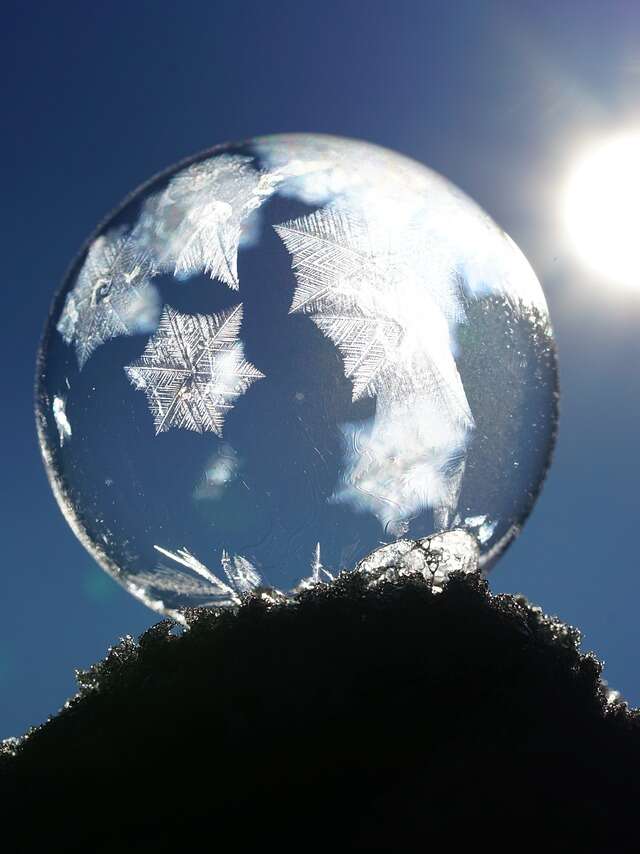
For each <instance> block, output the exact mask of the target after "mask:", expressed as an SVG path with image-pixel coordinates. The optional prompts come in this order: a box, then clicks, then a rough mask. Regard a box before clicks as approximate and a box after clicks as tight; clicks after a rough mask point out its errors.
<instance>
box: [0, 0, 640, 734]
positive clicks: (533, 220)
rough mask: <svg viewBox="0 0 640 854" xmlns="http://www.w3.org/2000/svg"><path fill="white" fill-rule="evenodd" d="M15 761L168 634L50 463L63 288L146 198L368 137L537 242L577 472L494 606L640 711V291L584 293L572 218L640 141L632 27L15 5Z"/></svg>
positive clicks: (8, 76) (11, 80) (5, 727)
mask: <svg viewBox="0 0 640 854" xmlns="http://www.w3.org/2000/svg"><path fill="white" fill-rule="evenodd" d="M0 40H1V41H2V44H1V49H0V64H1V66H2V68H1V78H0V79H2V86H3V89H4V93H3V94H4V98H3V118H4V133H3V135H2V137H1V138H0V146H1V148H2V158H1V162H2V164H3V166H4V167H5V168H4V175H3V181H2V186H3V204H2V210H1V214H0V215H1V217H2V228H1V232H0V233H1V234H2V240H3V253H4V257H5V268H4V270H5V273H4V288H3V299H4V311H3V312H2V314H1V315H0V325H1V334H0V348H1V351H2V353H1V355H2V364H3V365H4V380H5V382H4V389H3V406H2V414H3V417H2V419H1V421H0V430H1V431H2V436H1V443H2V448H3V457H2V474H3V477H2V482H1V483H2V487H1V489H2V492H1V501H2V520H3V525H2V537H3V558H4V559H3V565H2V572H1V574H0V602H1V603H2V606H3V607H2V620H1V621H0V696H1V697H2V703H0V737H3V736H9V735H16V734H19V733H20V732H22V731H24V729H25V728H26V727H27V726H29V725H31V724H35V723H38V722H39V721H41V720H43V719H44V718H46V716H47V715H48V714H50V713H53V712H55V711H56V710H57V708H59V706H60V705H61V704H62V703H63V702H64V700H65V698H66V697H67V696H68V695H69V694H70V693H71V692H72V691H73V686H74V683H73V669H74V668H75V667H83V666H87V665H88V664H90V663H91V662H93V661H95V660H96V659H97V658H99V657H100V656H102V655H103V653H104V652H105V650H106V648H107V647H108V646H109V645H110V644H111V643H114V642H115V641H117V639H118V637H119V636H121V635H123V634H127V633H129V634H133V635H136V634H138V633H139V632H141V631H143V630H144V629H145V628H146V627H147V626H149V625H151V624H152V623H153V622H155V621H156V615H154V614H153V613H152V612H151V611H149V610H147V609H146V608H145V607H144V606H142V605H141V604H139V603H138V602H136V601H135V600H134V599H133V598H132V597H131V596H129V595H128V594H127V593H125V592H124V590H122V589H120V588H119V587H118V586H117V585H116V583H115V582H113V581H111V580H110V579H109V578H108V577H107V576H106V575H105V574H104V573H103V572H102V571H101V570H100V569H99V568H98V567H97V566H95V565H94V563H93V561H92V559H91V558H90V556H89V555H88V554H87V553H85V551H84V550H83V548H82V547H81V546H80V544H79V543H78V542H77V541H76V540H75V538H74V536H73V535H72V533H71V531H70V530H69V528H68V526H67V524H66V522H65V521H64V519H63V518H62V516H61V514H60V512H59V510H58V508H57V506H56V504H55V502H54V499H53V496H52V494H51V491H50V489H49V486H48V483H47V480H46V476H45V473H44V469H43V466H42V463H41V460H40V456H39V451H38V447H37V441H36V435H35V428H34V419H33V405H32V397H33V375H34V362H35V354H36V349H37V345H38V340H39V336H40V333H41V330H42V327H43V324H44V321H45V318H46V315H47V311H48V306H49V303H50V301H51V298H52V296H53V294H54V292H55V290H56V289H57V287H58V284H59V282H60V280H61V278H62V276H63V274H64V271H65V268H66V267H67V265H68V264H69V262H70V261H71V260H72V258H73V256H74V255H75V253H76V252H77V250H78V249H79V247H80V245H81V243H82V242H83V241H84V240H85V238H86V237H87V236H88V234H89V233H90V232H91V231H92V230H93V228H94V226H95V225H96V224H97V223H98V221H99V220H101V219H102V218H103V217H104V216H105V215H106V214H107V213H108V211H109V210H110V209H111V208H112V207H113V206H115V205H116V204H117V203H118V202H119V201H120V199H121V198H122V197H123V196H124V195H125V194H127V193H128V192H129V191H131V190H132V189H133V188H134V187H135V186H137V185H138V184H139V183H140V182H142V181H143V180H145V179H147V178H148V177H149V176H151V175H152V174H154V173H155V172H157V171H158V170H160V169H162V168H164V167H166V166H168V165H169V164H171V163H172V162H174V161H176V160H178V159H180V158H182V157H184V156H186V155H189V154H191V153H193V152H195V151H198V150H199V149H203V148H206V147H209V146H211V145H214V144H216V143H219V142H224V141H226V140H233V139H244V138H246V137H250V136H253V135H257V134H265V133H275V132H281V131H310V132H313V131H318V132H325V133H336V134H341V135H345V136H352V137H359V138H362V139H367V140H370V141H373V142H376V143H379V144H382V145H386V146H389V147H391V148H394V149H397V150H398V151H401V152H402V153H404V154H407V155H409V156H412V157H415V158H416V159H418V160H421V161H423V162H425V163H427V164H428V165H429V166H431V167H433V168H435V169H437V170H438V171H440V172H442V173H443V174H444V175H446V176H447V177H448V178H449V179H451V180H452V181H454V182H455V183H456V184H458V185H459V186H460V187H461V188H462V189H464V190H465V191H466V192H467V193H469V194H470V195H471V196H472V197H473V198H474V199H475V200H476V201H478V202H479V203H480V204H481V205H482V207H484V208H485V209H486V210H487V211H488V212H489V213H490V214H491V215H492V216H493V217H494V218H495V219H496V220H497V221H498V222H499V223H500V224H501V225H502V226H503V227H504V228H505V229H506V230H507V231H508V232H509V233H510V234H511V236H512V237H513V238H514V239H515V240H516V242H517V243H518V244H519V245H520V246H521V248H522V249H523V251H524V252H525V254H526V255H527V256H528V258H529V260H530V262H531V263H532V265H533V267H534V269H535V270H536V272H537V273H538V276H539V277H540V279H541V281H542V284H543V287H544V288H545V292H546V294H547V298H548V301H549V304H550V309H551V315H552V320H553V323H554V326H555V329H556V334H557V339H558V347H559V355H560V370H561V387H562V398H561V425H560V437H559V443H558V448H557V452H556V458H555V462H554V465H553V468H552V471H551V474H550V476H549V479H548V482H547V485H546V487H545V489H544V491H543V494H542V497H541V498H540V501H539V503H538V505H537V507H536V509H535V511H534V513H533V516H532V517H531V519H530V521H529V523H528V524H527V526H526V527H525V530H524V532H523V534H522V535H521V537H520V539H519V540H518V542H517V543H516V544H515V545H514V546H513V547H512V548H511V550H510V551H509V552H508V554H507V555H506V556H505V557H504V558H503V559H502V560H501V561H500V562H499V563H498V565H497V566H496V568H495V570H494V572H493V574H492V576H491V585H492V588H493V589H494V590H496V591H508V592H522V593H524V594H526V595H527V596H528V597H529V598H530V599H531V600H533V601H534V602H537V603H538V604H540V605H541V606H542V607H543V608H544V609H545V610H548V611H551V612H554V613H557V614H558V615H559V616H560V617H562V618H563V619H565V620H566V621H568V622H570V623H572V624H574V625H577V626H579V627H580V628H581V629H582V630H583V632H584V646H585V647H586V648H590V649H594V650H595V651H596V652H597V653H598V655H600V656H601V657H603V658H604V659H605V660H606V676H607V678H608V679H609V681H610V683H611V684H612V685H613V686H614V687H616V688H617V689H619V690H621V691H622V692H623V694H625V695H626V696H627V697H628V698H629V700H630V701H631V702H633V703H637V704H640V672H638V668H637V665H636V662H637V660H638V655H637V653H638V650H640V621H639V620H638V619H637V608H638V602H639V600H640V579H639V578H638V573H637V571H636V566H637V549H636V548H635V540H636V537H637V534H636V528H637V508H638V486H637V484H638V480H639V475H640V471H639V468H640V467H639V465H638V450H637V435H638V432H639V428H640V394H639V391H640V383H639V381H638V366H639V365H640V335H639V334H638V332H639V330H640V287H639V288H638V289H636V290H635V291H634V290H632V289H629V290H626V291H625V290H620V289H619V288H616V287H614V286H612V285H611V283H609V282H608V281H606V279H605V278H603V277H602V276H596V275H595V274H591V273H589V272H586V271H585V268H584V267H583V266H582V265H581V264H580V263H579V262H578V260H577V259H576V258H575V257H574V253H573V251H572V248H571V246H570V245H569V241H568V240H567V237H566V234H565V233H564V231H563V223H562V220H561V217H560V215H559V208H560V200H561V194H562V186H563V183H564V181H565V179H566V174H567V171H568V169H569V167H570V165H571V162H572V159H573V158H574V157H575V155H576V152H577V151H578V150H579V149H580V148H581V146H582V145H583V144H584V142H585V140H587V141H588V140H589V139H591V138H597V137H599V136H602V135H606V134H608V133H612V132H616V131H618V130H619V129H621V128H622V129H624V128H627V127H634V126H635V127H640V101H638V97H637V93H638V91H640V8H638V6H637V4H636V3H634V2H620V0H618V2H608V3H604V2H588V0H574V2H567V0H565V2H555V3H553V4H551V3H550V2H548V3H546V2H543V3H540V2H509V3H507V2H504V3H498V2H482V0H475V2H465V0H458V2H426V0H418V1H417V2H411V0H396V2H393V3H392V2H379V0H369V2H365V0H343V2H325V3H322V4H320V3H313V4H312V3H306V2H302V3H301V2H274V3H261V2H260V3H259V2H245V3H242V4H222V3H217V2H211V0H210V2H195V0H191V2H185V3H183V4H180V6H179V7H178V6H177V5H176V4H169V3H165V2H134V3H127V4H125V3H124V2H120V0H116V2H112V3H109V4H103V5H95V4H92V5H91V4H86V3H76V2H66V3H64V4H53V3H37V4H36V3H10V4H9V5H8V7H7V8H6V11H5V13H4V16H3V27H2V31H1V33H0Z"/></svg>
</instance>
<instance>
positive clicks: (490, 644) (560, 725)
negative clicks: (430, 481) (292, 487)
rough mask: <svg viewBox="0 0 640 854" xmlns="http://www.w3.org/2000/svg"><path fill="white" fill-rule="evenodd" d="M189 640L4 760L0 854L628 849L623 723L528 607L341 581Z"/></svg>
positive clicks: (629, 761)
mask: <svg viewBox="0 0 640 854" xmlns="http://www.w3.org/2000/svg"><path fill="white" fill-rule="evenodd" d="M189 624H190V629H189V631H186V632H184V633H182V634H180V635H179V636H175V631H172V625H173V624H172V623H169V622H163V623H160V624H159V625H157V626H155V627H154V628H152V629H150V630H149V631H147V632H146V633H145V634H144V635H142V637H141V638H140V641H139V643H137V644H136V643H135V642H134V641H132V640H131V639H126V640H124V641H122V642H121V643H120V644H119V645H118V646H117V647H114V648H113V649H112V650H111V651H110V652H109V654H108V656H107V658H106V659H105V661H103V662H101V663H100V664H97V665H96V666H95V667H93V668H92V669H91V670H89V671H87V672H84V673H81V674H80V675H79V682H80V686H81V688H80V693H79V694H78V696H76V697H75V698H74V699H73V700H71V701H70V702H69V703H68V704H67V707H66V708H65V709H64V710H63V711H61V712H60V714H58V715H57V716H56V717H55V718H53V719H51V720H49V721H48V722H47V723H46V724H45V725H44V726H43V727H41V728H40V729H37V730H35V731H33V732H31V733H30V734H29V736H28V738H27V739H26V740H25V741H23V742H22V743H21V744H20V745H15V744H14V745H8V746H6V747H5V756H4V757H3V758H2V760H1V761H0V769H1V770H0V785H1V787H2V804H3V818H2V826H3V834H4V838H5V840H9V839H10V840H11V845H12V846H13V847H10V848H8V849H7V848H5V850H11V851H13V850H23V848H25V849H26V846H27V844H28V843H33V842H34V841H37V842H38V843H40V845H41V846H43V847H42V848H41V850H47V851H50V850H57V849H62V850H68V851H72V850H78V851H99V852H102V851H114V852H116V851H117V852H122V851H136V852H138V851H164V850H176V851H198V852H201V851H235V850H245V849H247V850H250V849H251V848H253V847H254V846H258V845H259V846H260V848H261V849H262V848H263V847H264V846H266V845H267V844H268V843H272V844H275V846H277V850H278V849H280V850H281V849H284V848H286V849H289V848H290V847H291V848H293V847H294V846H295V849H296V850H298V851H306V850H316V849H317V848H318V846H322V847H325V846H327V845H330V846H332V848H333V849H337V850H340V849H344V848H347V849H348V848H352V849H363V850H368V849H369V850H370V849H376V848H380V849H385V850H396V851H405V850H406V851H436V850H438V851H439V850H444V849H442V846H443V844H446V846H447V848H449V849H451V846H453V850H455V846H456V845H457V844H458V843H460V842H461V841H462V840H463V839H464V837H465V835H466V834H469V833H471V834H472V838H473V840H474V842H475V845H474V849H475V847H476V846H480V845H481V844H482V843H487V842H488V843H489V844H490V845H491V846H492V848H493V850H494V851H495V850H500V851H501V850H505V851H506V850H509V851H518V850H523V849H524V850H529V849H535V850H538V851H540V852H543V851H548V850H554V849H555V847H556V846H557V845H558V844H564V845H565V846H566V845H569V846H571V845H572V844H574V845H578V844H579V845H580V848H579V850H580V851H591V850H593V851H609V850H612V849H613V847H614V846H615V847H616V850H618V851H619V850H627V849H628V850H633V849H634V846H635V842H636V836H637V833H636V828H637V821H636V816H637V813H638V810H639V809H640V807H639V804H640V800H639V796H640V782H639V777H640V775H639V774H638V771H640V724H639V722H638V717H637V715H636V713H635V712H630V711H629V710H628V709H627V708H626V706H625V705H624V704H620V703H615V704H610V703H609V704H608V703H607V699H606V694H605V691H604V689H603V687H602V685H601V684H600V681H599V674H600V665H599V664H598V662H597V661H596V659H595V658H593V657H592V656H590V655H582V654H581V653H580V652H579V650H578V633H577V632H576V631H575V630H574V629H571V628H568V627H566V626H564V625H562V624H561V623H559V622H558V621H557V620H555V619H550V618H548V617H545V616H544V615H543V614H541V612H540V611H539V610H537V609H535V608H532V607H531V606H530V605H528V604H527V603H526V602H525V601H523V600H522V599H518V598H514V597H510V596H491V595H489V594H488V592H487V589H486V585H485V583H484V582H483V581H482V580H481V579H479V578H478V577H476V576H473V575H471V576H461V575H457V576H454V577H453V578H452V580H451V581H450V582H449V584H448V586H447V587H446V588H445V591H444V593H442V594H439V595H434V594H432V593H431V592H430V590H429V588H428V587H427V585H426V584H425V583H424V581H422V579H421V578H420V579H415V580H413V579H409V580H407V579H405V580H403V581H402V582H387V583H385V584H383V585H380V586H379V587H377V588H374V589H373V590H371V589H367V588H366V587H365V584H364V580H363V578H362V576H359V575H357V574H350V575H343V576H341V577H340V578H339V579H338V580H337V581H336V582H334V583H333V584H331V585H329V586H324V587H318V588H316V589H315V590H312V591H309V592H306V593H304V594H301V595H300V597H299V600H298V601H297V603H295V604H293V605H284V606H269V605H267V604H266V603H263V602H261V601H257V600H253V601H250V602H248V603H247V604H246V605H244V606H243V607H242V608H241V609H240V610H239V611H238V612H237V613H235V614H232V613H223V614H219V615H216V614H214V613H213V612H207V611H197V612H193V613H192V614H190V615H189ZM52 642H55V639H53V640H52ZM566 850H574V851H575V850H578V849H577V848H571V847H569V848H567V849H566Z"/></svg>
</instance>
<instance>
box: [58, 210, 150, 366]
mask: <svg viewBox="0 0 640 854" xmlns="http://www.w3.org/2000/svg"><path fill="white" fill-rule="evenodd" d="M153 272H154V271H153V265H152V263H151V260H150V257H149V255H148V254H147V253H145V252H144V251H143V250H142V249H141V248H140V247H138V246H137V245H136V244H135V242H133V241H132V240H131V239H130V237H129V236H128V235H127V233H126V229H125V228H123V227H121V228H114V229H112V230H111V231H108V232H106V234H103V235H101V236H100V237H98V238H96V240H94V241H93V243H92V244H91V246H90V247H89V250H88V252H87V257H86V259H85V261H84V264H83V265H82V268H81V270H80V272H79V274H78V278H77V280H76V283H75V285H74V287H73V289H72V290H71V291H70V292H69V294H68V295H67V298H66V301H65V304H64V307H63V309H62V313H61V315H60V319H59V321H58V325H57V329H58V332H59V333H60V334H61V335H62V337H63V339H64V340H65V342H66V343H67V344H74V346H75V350H76V356H77V359H78V366H79V368H80V369H81V370H82V368H83V367H84V365H85V364H86V362H87V360H88V359H89V357H90V356H91V355H92V353H93V352H94V351H95V350H97V348H98V347H100V346H101V345H102V344H104V342H105V341H108V340H109V339H110V338H115V337H116V336H118V335H132V334H134V333H136V332H145V331H149V330H150V329H151V328H153V327H154V325H155V321H156V320H157V316H158V314H159V305H158V295H157V291H156V289H155V287H154V286H153V285H152V284H150V279H151V277H152V275H153Z"/></svg>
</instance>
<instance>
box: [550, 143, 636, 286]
mask: <svg viewBox="0 0 640 854" xmlns="http://www.w3.org/2000/svg"><path fill="white" fill-rule="evenodd" d="M563 213H564V219H565V222H566V227H567V229H568V232H569V237H570V239H571V241H572V243H573V245H574V248H575V250H576V252H577V253H578V255H579V256H580V257H581V258H582V260H583V262H584V263H585V264H587V265H588V266H589V267H590V268H591V269H592V270H594V271H595V272H596V273H598V274H600V275H601V276H602V277H603V278H604V279H606V280H607V281H609V282H615V283H616V284H620V285H624V286H627V287H630V288H634V287H635V288H638V289H640V131H637V132H632V133H625V134H620V135H618V136H614V137H612V138H610V139H608V140H605V141H603V142H601V143H599V144H596V145H594V146H592V147H590V148H588V149H587V150H586V151H584V152H583V153H582V155H581V156H580V157H578V159H577V161H576V164H575V166H574V168H573V169H572V171H571V173H570V175H569V180H568V182H567V186H566V190H565V196H564V211H563Z"/></svg>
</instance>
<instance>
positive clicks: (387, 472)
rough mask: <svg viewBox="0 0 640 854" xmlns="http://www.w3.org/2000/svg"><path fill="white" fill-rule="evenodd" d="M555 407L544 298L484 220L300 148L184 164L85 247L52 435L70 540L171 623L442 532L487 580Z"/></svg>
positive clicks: (71, 280)
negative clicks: (459, 535) (385, 546)
mask: <svg viewBox="0 0 640 854" xmlns="http://www.w3.org/2000/svg"><path fill="white" fill-rule="evenodd" d="M556 397H557V394H556V362H555V353H554V347H553V338H552V332H551V327H550V324H549V317H548V312H547V307H546V303H545V300H544V296H543V294H542V290H541V288H540V285H539V283H538V281H537V279H536V277H535V275H534V273H533V271H532V270H531V268H530V266H529V265H528V263H527V261H526V260H525V258H524V256H523V255H522V254H521V253H520V251H519V250H518V249H517V247H516V246H515V244H514V243H513V242H512V241H511V240H510V239H509V238H508V237H507V236H506V235H505V234H504V233H503V232H502V231H501V230H500V229H499V228H498V227H497V226H496V225H495V224H494V223H493V222H492V220H491V219H490V218H489V217H488V216H487V215H486V214H484V213H483V212H482V211H481V210H480V209H479V208H478V207H477V206H476V205H475V204H474V203H473V202H471V201H470V200H469V199H468V198H467V197H466V196H464V195H463V194H462V193H461V192H460V191H459V190H457V189H456V188H455V187H453V186H452V185H451V184H449V183H448V182H446V181H445V180H444V179H443V178H441V177H440V176H438V175H436V174H435V173H434V172H432V171H430V170H429V169H427V168H426V167H424V166H422V165H420V164H418V163H416V162H414V161H411V160H408V159H407V158H404V157H402V156H400V155H398V154H395V153H393V152H391V151H387V150H385V149H381V148H378V147H376V146H372V145H369V144H366V143H362V142H355V141H352V140H345V139H340V138H334V137H325V136H313V135H291V136H273V137H263V138H259V139H256V140H253V141H250V142H249V143H245V144H243V145H235V146H226V147H223V148H220V149H216V150H213V151H210V152H206V153H204V154H202V155H199V156H198V157H196V158H195V159H194V160H193V161H191V162H190V163H188V164H186V165H184V164H180V165H179V166H177V167H175V168H174V169H172V170H170V171H169V172H167V173H165V174H164V175H162V176H160V177H158V178H156V179H154V180H153V181H151V182H150V183H149V184H147V185H145V186H144V187H143V188H141V189H140V190H139V191H137V192H136V193H135V194H134V195H133V196H131V197H130V198H129V199H128V200H127V201H126V203H125V204H124V205H123V206H122V207H121V208H120V209H119V210H118V211H117V212H116V213H115V214H114V215H113V216H112V217H111V219H110V220H109V221H108V222H107V223H106V225H103V226H102V227H101V229H100V230H99V231H98V233H96V234H95V235H94V236H93V238H92V239H91V240H90V241H89V243H88V245H87V246H86V247H85V249H84V251H83V252H82V253H81V255H80V257H79V258H78V260H77V262H76V263H75V265H74V266H73V268H72V269H71V271H70V273H69V275H68V277H67V279H66V281H65V283H64V286H63V288H62V290H61V292H60V293H59V295H58V297H57V298H56V300H55V302H54V305H53V308H52V312H51V316H50V320H49V324H48V327H47V330H46V333H45V336H44V339H43V342H42V347H41V352H40V357H39V366H38V394H37V423H38V431H39V437H40V443H41V448H42V452H43V455H44V459H45V463H46V467H47V472H48V475H49V478H50V480H51V483H52V486H53V489H54V491H55V494H56V497H57V499H58V502H59V504H60V506H61V508H62V510H63V512H64V514H65V516H66V518H67V519H68V521H69V522H70V524H71V526H72V527H73V529H74V531H75V532H76V534H77V535H78V536H79V537H80V539H81V540H82V542H83V543H84V544H85V546H87V548H88V549H89V551H90V552H91V553H92V554H93V555H94V557H96V559H97V560H98V561H99V562H100V564H101V565H102V566H103V567H104V568H105V569H106V570H107V571H109V572H110V573H112V574H113V575H114V576H115V577H116V578H117V579H118V580H119V581H121V582H122V583H123V584H124V585H125V586H126V587H127V588H128V589H129V590H130V591H131V592H132V593H134V594H135V595H136V596H138V597H139V598H141V599H142V600H143V601H144V602H146V603H147V604H148V605H150V606H151V607H153V608H155V609H156V610H159V611H162V612H165V613H176V612H177V611H179V610H180V609H182V608H184V607H187V606H192V605H225V604H226V605H228V604H233V603H235V602H237V601H239V598H240V597H241V596H242V594H243V593H245V592H248V591H251V590H253V589H255V588H256V587H273V588H276V589H278V590H280V591H283V592H288V591H292V590H295V589H299V588H300V587H301V586H303V587H304V586H305V585H307V584H309V583H313V582H315V581H322V580H327V579H329V578H331V577H332V576H333V575H334V574H335V573H336V572H337V571H339V570H340V569H342V568H349V567H352V566H353V565H354V564H355V563H356V562H357V561H359V560H362V558H364V557H365V556H366V555H367V554H368V553H369V552H371V551H372V550H373V549H375V548H377V547H379V546H380V544H381V543H390V542H394V541H396V540H400V539H419V538H422V537H425V536H428V535H430V534H432V533H435V532H439V531H446V530H451V529H462V530H465V531H467V532H468V533H469V534H471V535H472V536H473V537H474V539H475V540H476V542H477V544H478V546H479V549H480V554H481V561H482V562H483V563H484V565H485V566H489V565H490V564H491V563H492V562H493V560H495V558H496V557H497V555H498V554H499V553H500V551H502V550H503V549H504V548H505V547H506V545H507V544H508V543H509V542H510V541H511V539H513V537H514V536H515V535H516V534H517V532H518V531H519V529H520V526H521V524H522V522H523V521H524V519H525V518H526V515H527V514H528V512H529V510H530V509H531V506H532V504H533V502H534V500H535V497H536V495H537V493H538V491H539V488H540V485H541V482H542V480H543V478H544V474H545V471H546V468H547V465H548V461H549V457H550V453H551V449H552V446H553V437H554V431H555V423H556ZM304 567H308V571H307V572H306V574H304ZM301 568H303V574H301Z"/></svg>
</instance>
